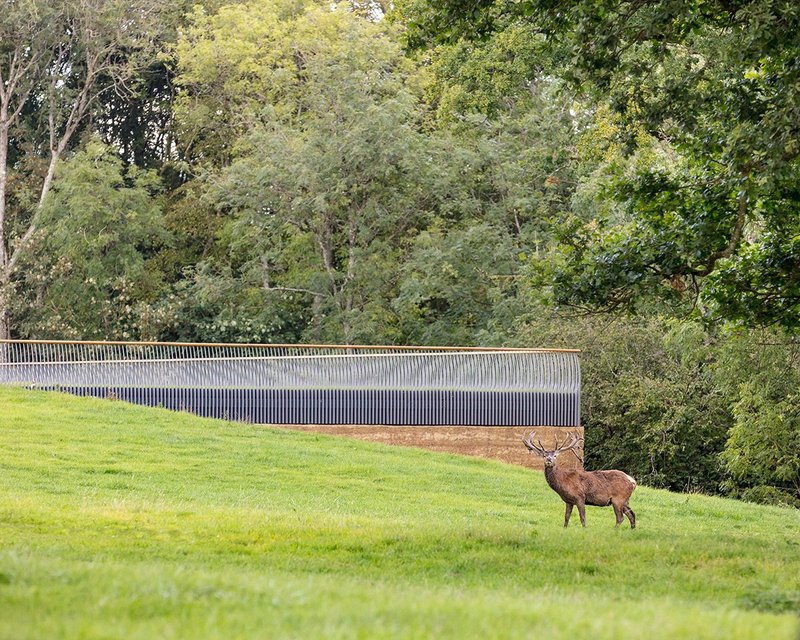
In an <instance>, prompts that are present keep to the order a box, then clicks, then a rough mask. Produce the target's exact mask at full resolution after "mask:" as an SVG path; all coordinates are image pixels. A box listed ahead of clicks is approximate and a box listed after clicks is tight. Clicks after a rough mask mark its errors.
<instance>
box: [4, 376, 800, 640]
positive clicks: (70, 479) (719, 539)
mask: <svg viewBox="0 0 800 640" xmlns="http://www.w3.org/2000/svg"><path fill="white" fill-rule="evenodd" d="M631 505H632V507H633V508H634V510H635V511H636V514H637V517H638V527H637V529H636V530H633V531H632V530H630V529H629V528H620V529H615V528H614V526H613V525H614V516H613V512H612V511H611V510H610V509H597V508H589V509H588V510H587V511H588V513H587V519H588V527H587V528H586V529H581V528H580V526H575V524H579V522H578V520H577V515H576V516H575V517H574V520H573V526H571V527H570V528H569V529H567V530H564V529H563V527H562V526H561V525H562V522H563V510H564V508H563V503H562V502H561V501H560V499H559V498H558V496H556V495H555V494H554V493H552V492H551V491H550V489H549V488H548V487H547V485H546V484H545V481H544V477H543V476H542V474H541V473H537V472H533V471H530V470H526V469H523V468H518V467H514V466H510V465H504V464H500V463H495V462H491V461H485V460H479V459H470V458H462V457H458V456H449V455H443V454H436V453H431V452H425V451H417V450H411V449H402V448H391V447H386V446H381V445H375V444H369V443H363V442H359V441H355V440H347V439H337V438H332V437H326V436H321V435H316V434H307V433H299V432H293V431H287V430H281V429H271V428H264V427H259V426H254V425H246V424H232V423H226V422H221V421H214V420H203V419H199V418H195V417H193V416H190V415H188V414H181V413H171V412H168V411H165V410H158V409H145V408H140V407H133V406H130V405H127V404H124V403H121V402H114V401H102V400H90V399H79V398H72V397H69V396H62V395H59V394H52V393H44V392H37V391H25V390H22V389H8V388H0V637H2V638H13V639H15V640H21V639H24V638H76V637H80V638H148V639H149V638H226V639H229V638H278V637H286V638H445V637H451V638H464V637H472V638H493V637H496V638H515V637H520V638H534V637H542V638H620V637H625V638H639V637H641V638H693V639H694V638H759V639H763V638H792V639H794V638H796V637H797V634H798V621H797V617H796V615H797V610H798V606H799V605H800V514H799V513H798V512H797V511H795V510H790V509H780V508H769V507H759V506H754V505H751V504H745V503H740V502H735V501H730V500H723V499H718V498H710V497H705V496H700V495H679V494H671V493H667V492H664V491H656V490H650V489H647V488H644V487H639V488H638V489H637V490H636V492H635V493H634V495H633V498H632V501H631Z"/></svg>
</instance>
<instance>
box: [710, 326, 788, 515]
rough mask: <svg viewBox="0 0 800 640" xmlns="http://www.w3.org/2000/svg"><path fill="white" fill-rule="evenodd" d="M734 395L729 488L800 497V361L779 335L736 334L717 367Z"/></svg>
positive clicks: (752, 494) (726, 459)
mask: <svg viewBox="0 0 800 640" xmlns="http://www.w3.org/2000/svg"><path fill="white" fill-rule="evenodd" d="M718 368H719V375H720V378H721V379H722V381H723V382H724V383H725V384H726V385H727V387H728V388H729V389H730V390H731V391H733V392H734V394H735V395H734V404H733V414H734V417H735V422H734V424H733V426H732V428H731V430H730V433H729V437H728V441H727V444H726V446H725V451H724V452H723V454H722V461H723V463H724V464H725V468H726V470H727V471H728V473H729V474H730V477H729V479H728V481H727V486H728V488H729V489H730V490H732V491H734V492H737V491H739V492H742V494H743V495H744V496H746V497H747V498H749V499H751V500H755V499H758V498H761V499H763V500H764V501H768V502H774V501H776V499H778V498H779V497H780V496H782V498H781V501H782V502H784V503H786V504H797V503H798V499H800V455H798V450H799V447H798V445H799V444H800V441H799V440H798V438H800V412H799V411H800V410H799V409H798V406H800V403H798V397H797V390H798V388H800V360H798V353H797V345H796V344H795V341H793V340H791V339H787V338H786V337H785V336H783V335H782V334H780V333H777V332H774V331H764V332H759V333H755V334H733V335H732V336H731V337H730V339H729V340H728V341H727V343H726V345H725V349H724V352H723V353H722V357H721V358H720V363H719V365H718Z"/></svg>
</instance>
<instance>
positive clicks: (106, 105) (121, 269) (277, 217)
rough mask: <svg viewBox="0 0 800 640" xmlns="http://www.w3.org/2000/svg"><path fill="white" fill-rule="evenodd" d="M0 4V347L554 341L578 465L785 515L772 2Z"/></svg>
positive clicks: (782, 128)
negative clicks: (567, 367) (99, 342)
mask: <svg viewBox="0 0 800 640" xmlns="http://www.w3.org/2000/svg"><path fill="white" fill-rule="evenodd" d="M166 4H167V3H156V2H152V1H151V0H136V1H135V2H131V1H128V2H124V3H118V2H115V1H108V0H103V1H100V0H96V1H94V0H81V1H80V2H78V1H77V0H76V1H74V2H73V1H72V0H67V1H60V2H55V1H53V0H26V1H25V2H11V3H5V4H3V5H2V8H0V337H4V336H9V335H11V336H14V337H36V338H48V337H49V338H84V339H89V338H107V339H110V338H115V339H129V338H130V339H134V338H135V339H159V340H197V341H211V340H213V341H243V342H245V341H246V342H296V341H314V342H318V341H336V342H346V343H393V344H407V343H419V344H445V345H446V344H466V345H471V344H485V345H509V346H514V345H525V346H531V345H535V346H570V347H578V348H581V349H583V350H584V356H583V366H584V372H585V384H584V393H585V398H586V400H585V406H584V410H583V415H584V424H585V426H586V428H587V440H588V443H587V444H588V447H587V448H588V451H589V452H590V458H589V460H588V461H587V464H589V465H591V466H593V467H600V466H623V467H625V468H626V469H627V470H629V471H630V472H632V473H633V474H634V475H636V476H637V477H641V478H642V479H643V480H644V481H645V482H647V483H648V484H651V485H654V486H663V487H669V488H672V489H680V490H699V491H704V492H726V493H729V494H732V495H739V496H742V497H745V498H748V499H753V500H760V501H767V502H776V503H784V504H793V505H798V504H800V453H798V451H800V446H799V445H800V409H798V407H800V402H798V388H800V384H798V383H800V344H799V343H798V340H797V333H796V332H797V329H798V325H800V216H798V203H800V196H798V194H800V175H798V155H799V154H800V129H798V122H800V121H798V119H797V117H796V114H797V110H798V104H799V102H800V76H798V74H799V73H800V71H798V66H797V59H798V55H797V54H798V53H799V52H800V51H799V50H800V40H798V37H799V36H798V34H800V29H798V28H797V27H798V26H800V24H798V23H799V22H800V12H798V11H797V10H796V9H794V8H793V5H791V3H783V4H781V3H773V2H769V1H767V0H760V1H753V2H697V3H691V2H690V3H675V2H671V1H669V0H663V1H660V2H647V3H645V2H634V1H630V2H619V1H616V0H615V1H611V0H582V1H581V2H568V3H566V2H536V1H533V0H531V1H523V2H517V3H507V4H505V3H496V2H486V1H484V0H478V1H473V0H470V2H463V1H462V0H442V1H439V2H431V0H404V1H403V2H398V3H397V4H395V5H393V6H389V5H388V4H380V3H363V4H359V3H349V4H344V5H331V4H330V3H319V2H312V1H310V0H273V1H267V0H244V1H238V2H237V1H233V0H230V1H227V2H226V1H224V0H206V1H205V2H200V3H189V2H186V3H171V4H169V5H168V6H165V5H166Z"/></svg>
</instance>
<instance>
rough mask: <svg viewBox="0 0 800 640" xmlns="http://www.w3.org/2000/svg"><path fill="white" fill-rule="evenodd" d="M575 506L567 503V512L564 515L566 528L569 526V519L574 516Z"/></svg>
mask: <svg viewBox="0 0 800 640" xmlns="http://www.w3.org/2000/svg"><path fill="white" fill-rule="evenodd" d="M574 506H575V505H574V504H571V503H569V502H567V511H566V513H565V514H564V528H567V527H568V526H569V517H570V516H571V515H572V507H574Z"/></svg>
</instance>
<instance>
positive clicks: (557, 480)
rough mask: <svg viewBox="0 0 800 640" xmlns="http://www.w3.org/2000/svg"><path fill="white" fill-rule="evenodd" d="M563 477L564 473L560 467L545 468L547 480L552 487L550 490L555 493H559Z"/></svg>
mask: <svg viewBox="0 0 800 640" xmlns="http://www.w3.org/2000/svg"><path fill="white" fill-rule="evenodd" d="M561 476H562V472H561V469H559V468H558V467H555V466H553V467H545V468H544V477H545V480H547V484H549V485H550V488H552V489H553V490H555V491H558V488H559V487H560V486H561Z"/></svg>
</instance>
